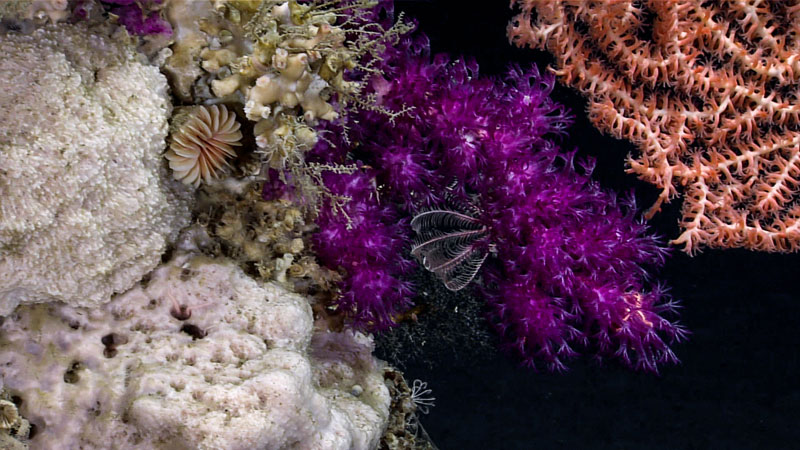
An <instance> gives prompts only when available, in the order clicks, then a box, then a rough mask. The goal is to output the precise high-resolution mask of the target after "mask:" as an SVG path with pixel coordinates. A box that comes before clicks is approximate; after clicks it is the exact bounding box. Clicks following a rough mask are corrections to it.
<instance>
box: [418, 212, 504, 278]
mask: <svg viewBox="0 0 800 450" xmlns="http://www.w3.org/2000/svg"><path fill="white" fill-rule="evenodd" d="M411 228H412V229H413V230H414V232H415V233H417V237H416V238H415V239H414V245H413V247H412V248H411V254H412V255H413V256H414V257H415V258H417V259H419V260H420V261H421V262H422V265H423V266H424V267H425V268H426V269H427V270H429V271H431V272H433V273H435V274H436V275H437V276H438V277H439V278H440V279H441V280H442V281H443V282H444V285H445V287H447V289H450V290H451V291H458V290H460V289H462V288H464V286H466V285H468V284H469V283H470V281H472V280H473V279H474V278H475V275H477V274H478V271H479V270H480V268H481V266H482V265H483V262H484V261H485V260H486V258H487V257H488V256H489V251H490V249H491V244H489V241H488V233H489V228H488V227H487V226H486V225H484V224H482V223H481V222H480V221H479V220H478V219H476V218H475V217H472V216H470V215H468V214H465V213H462V212H458V211H453V210H450V209H432V210H429V211H425V212H422V213H419V214H417V215H416V216H414V219H412V220H411Z"/></svg>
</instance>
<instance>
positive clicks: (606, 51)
mask: <svg viewBox="0 0 800 450" xmlns="http://www.w3.org/2000/svg"><path fill="white" fill-rule="evenodd" d="M512 4H517V5H518V6H520V7H521V9H522V12H521V13H520V14H519V15H517V16H516V17H515V18H514V20H513V23H512V24H511V25H510V26H509V28H508V33H509V37H510V39H511V40H512V41H513V42H514V43H516V44H517V45H518V46H530V47H534V48H538V49H546V50H548V51H550V52H551V53H552V54H553V55H554V56H555V58H556V64H555V65H556V68H554V69H553V72H554V73H556V74H557V75H558V77H559V78H560V80H561V81H562V82H563V83H565V84H568V85H571V86H574V87H576V88H577V89H579V90H580V91H581V92H583V93H584V94H585V95H586V96H587V97H588V98H589V117H590V119H591V120H592V122H593V123H594V124H595V125H596V126H597V127H598V128H600V129H601V130H602V131H604V132H607V133H609V134H611V135H613V136H615V137H617V138H624V139H629V140H631V141H632V142H633V143H634V144H636V145H637V146H638V147H639V150H640V151H641V153H640V154H639V155H631V156H630V157H629V160H628V164H629V169H628V170H629V172H632V173H635V174H636V175H638V176H639V178H641V179H643V180H645V181H647V182H650V183H652V184H654V185H656V187H658V188H659V189H660V190H661V193H660V195H659V198H658V200H657V201H656V203H655V204H654V205H653V207H652V208H651V211H650V215H652V214H654V213H655V212H657V211H658V210H659V209H660V207H661V205H662V204H663V203H665V202H668V201H669V200H670V199H672V198H674V197H676V196H678V195H679V191H681V190H682V191H683V194H684V206H683V219H682V221H681V225H682V227H683V232H682V234H681V235H680V236H678V237H677V238H676V239H675V240H673V243H674V244H677V245H682V246H683V249H684V250H685V251H686V252H687V253H694V252H696V251H697V250H699V249H700V248H701V247H702V246H709V247H722V248H733V247H744V248H749V249H753V250H763V251H781V252H788V251H796V250H798V249H800V205H799V204H798V191H799V190H800V101H798V100H799V99H800V98H799V97H798V94H797V91H798V85H799V83H800V40H799V39H798V38H797V36H796V30H798V29H800V2H799V1H797V0H790V1H784V2H770V1H762V0H716V1H711V2H701V1H698V0H625V1H604V2H595V1H586V0H512Z"/></svg>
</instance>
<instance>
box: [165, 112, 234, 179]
mask: <svg viewBox="0 0 800 450" xmlns="http://www.w3.org/2000/svg"><path fill="white" fill-rule="evenodd" d="M239 126H240V125H239V122H237V121H236V115H235V114H233V113H232V112H230V111H228V108H226V107H225V105H211V106H203V105H200V106H196V107H194V108H193V109H192V110H191V111H190V112H189V115H188V119H186V121H185V122H184V123H183V124H182V125H181V126H180V127H179V128H178V129H177V130H176V131H175V132H174V133H173V134H172V143H171V144H170V146H169V150H168V151H167V153H166V154H165V157H166V158H167V159H168V160H169V167H170V168H171V169H172V170H173V175H174V176H175V178H176V179H178V180H180V181H182V182H183V183H184V184H192V185H194V187H197V186H199V185H200V182H201V181H205V182H206V183H208V182H209V181H211V179H213V178H217V177H218V174H217V171H218V170H219V169H221V168H222V166H223V165H228V163H227V162H226V161H225V160H226V159H227V158H233V157H235V156H236V152H235V151H234V150H233V146H238V145H241V143H240V142H239V141H240V140H241V139H242V132H241V131H239Z"/></svg>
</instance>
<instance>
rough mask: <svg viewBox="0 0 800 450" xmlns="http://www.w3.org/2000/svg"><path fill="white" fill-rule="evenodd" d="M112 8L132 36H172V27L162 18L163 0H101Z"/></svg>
mask: <svg viewBox="0 0 800 450" xmlns="http://www.w3.org/2000/svg"><path fill="white" fill-rule="evenodd" d="M101 1H102V2H103V3H105V4H108V5H110V6H111V12H112V13H113V14H115V15H117V16H119V23H121V24H122V25H123V26H124V27H125V28H126V29H127V30H128V32H130V33H131V34H135V35H139V36H146V35H151V34H165V35H168V36H169V35H171V34H172V26H171V25H170V24H169V22H167V21H166V20H164V18H163V17H161V13H160V9H161V3H162V2H163V0H101Z"/></svg>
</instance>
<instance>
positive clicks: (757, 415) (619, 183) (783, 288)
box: [395, 0, 800, 450]
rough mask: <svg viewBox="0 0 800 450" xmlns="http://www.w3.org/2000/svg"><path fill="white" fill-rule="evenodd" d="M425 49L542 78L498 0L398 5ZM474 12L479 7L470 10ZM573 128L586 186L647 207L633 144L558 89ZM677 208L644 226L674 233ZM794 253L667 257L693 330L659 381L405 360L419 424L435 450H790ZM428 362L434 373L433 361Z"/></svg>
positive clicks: (799, 439)
mask: <svg viewBox="0 0 800 450" xmlns="http://www.w3.org/2000/svg"><path fill="white" fill-rule="evenodd" d="M395 3H396V6H397V9H398V10H400V11H405V12H406V14H407V15H408V16H410V17H415V18H417V19H419V22H420V28H421V30H422V31H423V32H425V33H426V34H427V35H428V36H429V37H430V38H431V42H432V46H433V49H434V51H435V52H448V53H450V54H452V55H469V56H472V57H474V58H476V59H477V61H478V63H479V64H480V66H481V72H482V73H483V74H484V75H497V74H502V73H503V72H505V70H506V67H507V65H508V64H509V63H518V64H520V65H522V66H523V67H526V66H528V65H530V64H532V63H536V64H537V65H539V67H540V69H544V68H545V67H546V64H547V63H548V62H549V61H551V58H550V56H549V55H547V54H545V53H541V52H535V51H532V50H529V49H524V50H523V49H517V48H514V47H512V46H511V45H509V44H508V40H507V38H506V37H505V27H506V24H507V22H508V21H509V19H510V18H511V17H512V15H513V13H512V11H511V10H510V9H509V8H508V2H507V1H503V0H498V1H482V2H468V1H453V0H436V1H424V0H417V1H403V0H398V1H396V2H395ZM473 5H479V6H473ZM553 95H554V97H555V98H556V99H557V100H558V101H559V102H561V103H564V104H566V105H567V106H569V107H570V109H571V110H572V111H573V114H574V115H575V125H573V127H572V129H571V133H570V136H571V137H570V139H569V140H568V141H567V142H566V143H565V147H567V148H570V147H573V146H577V147H579V148H580V153H581V154H583V155H590V156H592V157H595V158H596V159H597V161H598V165H597V169H596V171H595V178H596V179H598V180H599V181H600V182H601V183H602V184H603V186H604V187H606V188H609V189H614V190H617V191H627V190H630V189H635V191H636V194H637V198H639V199H640V200H641V203H640V205H645V206H648V205H649V204H651V202H652V201H653V200H654V199H655V198H656V190H655V189H654V188H653V187H652V186H650V185H648V184H645V183H642V182H639V181H637V180H636V179H635V177H633V176H632V175H626V174H625V173H624V159H625V156H626V155H627V154H628V153H629V152H632V151H634V148H633V147H632V145H631V144H629V143H628V142H626V141H619V140H616V139H613V138H610V137H607V136H603V135H602V134H600V133H599V132H598V131H597V130H595V129H594V128H593V127H592V125H591V124H590V123H589V122H588V120H587V119H586V117H585V114H584V111H585V108H586V103H585V101H584V100H583V99H582V98H581V97H580V96H579V95H577V94H576V93H575V92H574V91H572V90H570V89H567V88H564V87H561V86H559V87H557V88H556V90H555V92H554V94H553ZM679 212H680V200H675V201H673V202H672V203H671V204H669V205H667V206H666V208H664V210H663V212H662V213H660V214H659V215H658V216H656V217H655V219H654V220H653V221H651V224H652V226H653V228H654V229H655V230H656V231H657V232H659V233H661V234H662V235H664V236H667V237H670V238H672V237H675V236H677V234H678V226H677V219H678V217H679ZM798 268H800V255H797V254H794V255H780V254H764V253H754V252H748V251H742V250H728V251H718V250H706V251H705V252H703V253H701V254H700V255H698V256H695V257H693V258H690V257H688V256H687V255H685V254H683V253H682V252H679V251H675V252H674V253H673V257H672V258H670V260H669V262H668V264H667V266H666V267H665V269H664V270H663V271H662V272H660V274H659V275H660V279H662V280H664V281H665V282H666V283H667V284H669V285H670V286H671V287H672V294H673V296H674V297H676V298H678V299H680V300H681V302H682V305H683V311H682V317H681V322H682V323H683V324H685V325H686V326H687V327H688V328H689V329H690V330H691V332H692V335H691V336H690V339H689V341H688V342H686V343H683V344H680V345H678V346H676V347H675V348H674V350H675V351H676V353H677V354H678V356H679V357H680V359H681V361H682V363H681V364H680V365H679V366H673V367H666V368H664V369H663V370H662V371H661V374H660V376H655V375H650V374H643V373H637V372H632V371H629V370H627V369H624V368H622V367H619V366H618V365H616V364H613V363H609V364H606V365H604V366H602V367H599V366H597V365H595V364H592V363H589V362H585V361H580V360H579V361H575V362H573V363H572V364H571V371H570V372H568V373H566V374H546V373H534V372H532V371H530V370H527V369H524V368H520V367H518V366H517V364H516V362H515V361H514V360H513V359H512V358H510V357H506V356H504V355H502V354H497V353H494V354H490V355H489V356H486V355H483V356H481V357H474V356H473V355H472V352H470V350H471V349H470V348H465V346H464V345H458V344H455V345H451V346H450V347H449V348H445V349H441V348H440V349H438V350H437V351H435V352H434V353H431V354H428V355H426V358H427V359H428V362H427V363H426V362H411V363H408V364H406V366H405V372H406V375H407V377H408V378H409V379H415V378H419V379H422V380H426V381H427V382H428V383H429V387H431V388H432V389H433V394H434V395H435V396H436V407H435V408H433V409H432V410H431V413H430V414H429V415H427V416H424V417H423V424H424V426H425V428H426V429H427V431H428V433H429V434H430V436H431V438H432V439H433V441H434V442H435V443H436V444H437V445H438V446H439V448H440V449H442V450H445V449H465V450H467V449H483V450H491V449H503V450H505V449H508V450H514V449H540V450H546V449H792V448H800V430H798V424H799V423H798V420H799V419H800V382H799V381H798V369H800V356H798V349H799V348H800V335H799V333H800V302H798V299H800V273H798ZM431 363H432V364H431Z"/></svg>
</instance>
